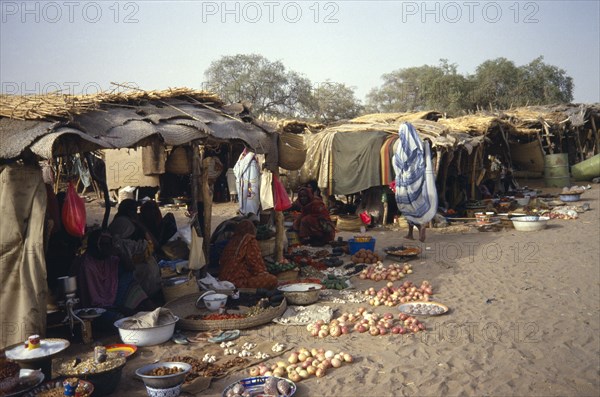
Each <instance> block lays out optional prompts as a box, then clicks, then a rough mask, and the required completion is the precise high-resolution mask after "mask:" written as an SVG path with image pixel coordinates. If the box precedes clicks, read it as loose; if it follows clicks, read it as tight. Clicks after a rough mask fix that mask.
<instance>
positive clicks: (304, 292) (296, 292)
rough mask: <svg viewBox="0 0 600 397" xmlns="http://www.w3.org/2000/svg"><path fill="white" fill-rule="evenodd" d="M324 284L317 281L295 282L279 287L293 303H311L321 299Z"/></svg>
mask: <svg viewBox="0 0 600 397" xmlns="http://www.w3.org/2000/svg"><path fill="white" fill-rule="evenodd" d="M322 288H323V286H322V285H321V284H316V283H294V284H288V285H283V286H281V287H278V288H277V289H278V290H279V291H281V292H283V296H285V298H286V299H287V301H288V302H289V303H291V304H292V305H310V304H312V303H315V302H316V301H318V300H319V293H320V292H321V289H322Z"/></svg>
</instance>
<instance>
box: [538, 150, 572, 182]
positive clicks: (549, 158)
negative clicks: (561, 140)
mask: <svg viewBox="0 0 600 397" xmlns="http://www.w3.org/2000/svg"><path fill="white" fill-rule="evenodd" d="M544 182H545V184H546V187H565V186H571V178H570V175H569V154H568V153H557V154H548V155H546V157H545V158H544Z"/></svg>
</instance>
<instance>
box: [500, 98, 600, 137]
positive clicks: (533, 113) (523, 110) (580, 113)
mask: <svg viewBox="0 0 600 397" xmlns="http://www.w3.org/2000/svg"><path fill="white" fill-rule="evenodd" d="M599 116H600V104H599V103H595V104H562V105H552V106H524V107H519V108H515V109H510V110H506V111H504V112H502V113H501V114H500V117H502V118H504V119H507V121H509V122H510V123H512V124H513V125H514V126H515V131H516V132H517V133H519V134H525V135H528V134H535V133H536V132H540V131H541V130H542V129H543V128H544V125H546V126H553V127H569V126H571V127H579V126H583V125H584V124H585V123H586V122H587V120H588V119H589V118H590V117H599Z"/></svg>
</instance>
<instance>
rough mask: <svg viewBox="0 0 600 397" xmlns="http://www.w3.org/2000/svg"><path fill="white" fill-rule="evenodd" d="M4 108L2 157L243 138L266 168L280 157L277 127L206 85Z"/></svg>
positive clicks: (12, 102) (54, 98)
mask: <svg viewBox="0 0 600 397" xmlns="http://www.w3.org/2000/svg"><path fill="white" fill-rule="evenodd" d="M1 106H2V108H1V111H0V115H1V116H3V117H0V139H1V140H2V141H3V142H4V144H3V145H0V159H15V158H18V157H19V156H21V155H22V154H23V152H24V151H25V150H27V149H29V150H31V151H32V152H33V153H35V154H37V155H38V156H41V157H44V158H49V157H51V156H55V155H64V154H69V153H77V152H84V151H89V150H96V149H102V148H128V147H136V146H144V145H148V144H150V142H151V141H152V140H159V141H161V142H164V143H165V144H167V145H182V144H186V143H190V142H196V141H197V142H199V143H200V142H202V143H211V142H212V143H220V142H225V141H230V140H240V141H242V142H244V143H245V144H246V145H248V146H249V147H250V148H251V149H252V150H253V151H255V152H257V153H265V154H269V153H270V154H271V155H270V156H269V157H268V160H267V162H268V163H269V164H268V166H271V165H272V164H276V162H277V145H276V143H277V142H276V136H275V135H274V134H273V132H274V131H275V129H274V128H269V125H267V124H266V123H264V122H258V121H255V120H253V119H251V118H250V117H249V116H248V115H247V113H246V112H245V107H244V106H239V107H236V106H223V104H222V101H221V100H220V99H219V98H218V97H217V96H216V95H215V94H212V93H208V92H205V91H195V90H191V89H187V88H176V89H169V90H164V91H140V90H136V91H131V92H120V93H101V94H96V95H86V96H68V95H59V94H49V95H35V96H33V95H32V96H13V95H3V96H2V105H1ZM238 111H240V112H243V113H239V114H236V112H238ZM242 118H243V120H244V121H242Z"/></svg>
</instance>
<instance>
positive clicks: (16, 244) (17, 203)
mask: <svg viewBox="0 0 600 397" xmlns="http://www.w3.org/2000/svg"><path fill="white" fill-rule="evenodd" d="M45 214H46V187H45V186H44V181H43V178H42V171H41V169H40V168H39V167H37V166H30V165H20V164H10V165H7V166H0V219H1V220H2V224H1V225H2V227H1V228H0V324H2V326H1V327H0V348H3V347H6V346H8V345H12V344H14V343H19V342H23V341H24V340H25V339H27V337H28V336H29V335H32V334H39V335H40V336H42V337H44V336H45V334H46V299H47V293H48V287H47V284H46V261H45V258H44V219H45Z"/></svg>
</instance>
